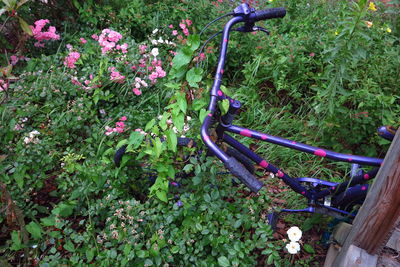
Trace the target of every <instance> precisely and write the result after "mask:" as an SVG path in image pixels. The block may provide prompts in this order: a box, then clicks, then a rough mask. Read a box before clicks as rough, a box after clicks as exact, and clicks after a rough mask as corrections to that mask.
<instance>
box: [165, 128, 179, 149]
mask: <svg viewBox="0 0 400 267" xmlns="http://www.w3.org/2000/svg"><path fill="white" fill-rule="evenodd" d="M166 135H167V146H168V149H169V150H171V151H173V152H176V148H177V146H178V138H177V137H176V134H175V132H174V131H173V130H172V129H169V130H168V131H167V132H166Z"/></svg>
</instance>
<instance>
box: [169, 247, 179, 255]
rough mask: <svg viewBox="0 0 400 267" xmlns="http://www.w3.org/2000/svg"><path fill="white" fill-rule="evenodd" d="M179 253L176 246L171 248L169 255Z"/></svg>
mask: <svg viewBox="0 0 400 267" xmlns="http://www.w3.org/2000/svg"><path fill="white" fill-rule="evenodd" d="M178 252H179V247H178V246H173V247H172V248H171V253H172V254H176V253H178Z"/></svg>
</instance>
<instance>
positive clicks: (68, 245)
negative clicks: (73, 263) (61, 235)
mask: <svg viewBox="0 0 400 267" xmlns="http://www.w3.org/2000/svg"><path fill="white" fill-rule="evenodd" d="M64 248H65V249H66V250H68V251H69V252H74V251H75V246H74V244H73V243H72V242H71V240H68V241H67V242H66V243H65V244H64Z"/></svg>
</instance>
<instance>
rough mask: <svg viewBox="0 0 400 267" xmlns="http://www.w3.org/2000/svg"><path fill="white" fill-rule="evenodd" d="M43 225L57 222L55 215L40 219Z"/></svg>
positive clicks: (51, 224)
mask: <svg viewBox="0 0 400 267" xmlns="http://www.w3.org/2000/svg"><path fill="white" fill-rule="evenodd" d="M40 221H41V223H42V225H43V226H53V225H55V224H56V220H55V217H54V215H51V216H49V217H45V218H41V219H40Z"/></svg>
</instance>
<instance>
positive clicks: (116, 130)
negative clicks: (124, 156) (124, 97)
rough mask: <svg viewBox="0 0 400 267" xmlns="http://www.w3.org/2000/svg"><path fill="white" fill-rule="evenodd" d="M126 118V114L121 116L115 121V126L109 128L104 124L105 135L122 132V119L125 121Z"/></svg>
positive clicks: (123, 125)
mask: <svg viewBox="0 0 400 267" xmlns="http://www.w3.org/2000/svg"><path fill="white" fill-rule="evenodd" d="M126 120H127V118H126V116H122V117H121V118H120V119H119V121H118V122H116V123H115V127H114V128H111V127H109V126H106V132H105V135H110V134H112V133H123V132H124V130H125V123H124V121H126Z"/></svg>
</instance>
